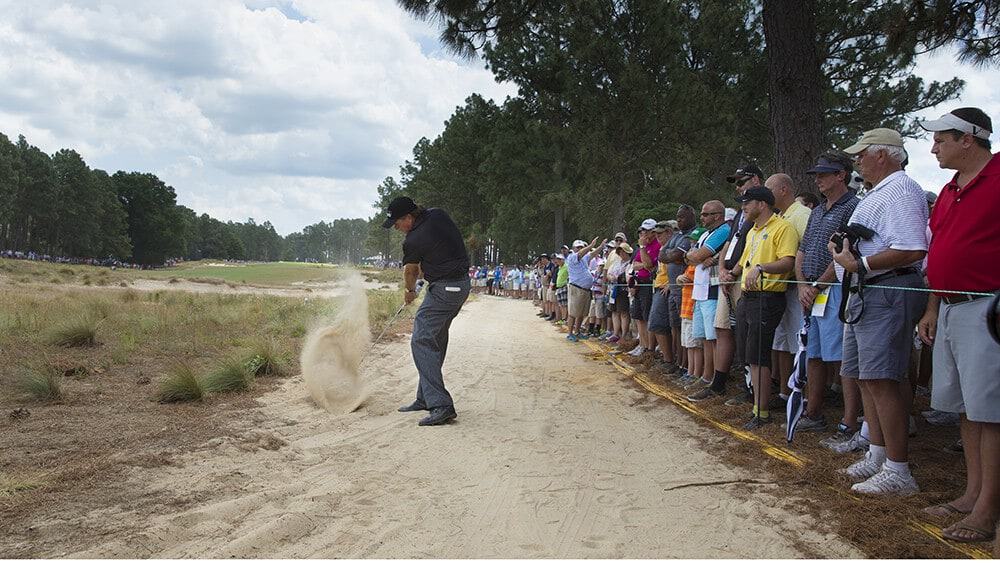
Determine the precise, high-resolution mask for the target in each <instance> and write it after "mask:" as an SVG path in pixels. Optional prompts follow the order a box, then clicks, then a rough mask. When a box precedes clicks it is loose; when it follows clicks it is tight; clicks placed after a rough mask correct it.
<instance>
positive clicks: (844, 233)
mask: <svg viewBox="0 0 1000 563" xmlns="http://www.w3.org/2000/svg"><path fill="white" fill-rule="evenodd" d="M874 236H875V231H873V230H871V229H869V228H868V227H866V226H864V225H859V224H858V223H851V224H850V225H847V226H846V227H844V228H842V229H840V230H839V231H837V232H836V233H833V235H831V236H830V242H832V243H833V247H834V249H836V251H837V252H843V251H844V239H846V240H847V241H848V242H850V243H851V248H852V249H853V250H854V251H855V252H857V248H858V241H861V240H871V239H872V237H874Z"/></svg>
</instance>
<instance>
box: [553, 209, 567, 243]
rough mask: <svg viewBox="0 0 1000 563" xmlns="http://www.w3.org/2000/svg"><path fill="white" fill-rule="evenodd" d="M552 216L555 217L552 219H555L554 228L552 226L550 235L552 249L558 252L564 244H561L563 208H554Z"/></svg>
mask: <svg viewBox="0 0 1000 563" xmlns="http://www.w3.org/2000/svg"><path fill="white" fill-rule="evenodd" d="M554 215H555V217H554V219H555V226H554V229H553V235H552V248H553V249H556V250H558V249H559V247H561V246H562V245H564V244H566V243H565V242H563V236H564V233H563V208H562V207H558V208H556V210H555V213H554Z"/></svg>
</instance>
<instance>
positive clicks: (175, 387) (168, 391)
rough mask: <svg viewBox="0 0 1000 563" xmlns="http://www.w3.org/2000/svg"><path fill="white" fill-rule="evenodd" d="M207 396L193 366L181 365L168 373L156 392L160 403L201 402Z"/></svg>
mask: <svg viewBox="0 0 1000 563" xmlns="http://www.w3.org/2000/svg"><path fill="white" fill-rule="evenodd" d="M204 396H205V385H204V384H203V383H202V381H201V379H200V378H199V377H198V375H197V374H196V373H195V372H194V369H192V368H191V366H189V365H187V364H184V363H179V364H177V365H175V366H173V367H172V368H170V370H169V371H168V372H167V377H166V378H165V379H164V380H163V381H161V382H160V387H159V389H157V391H156V400H157V401H158V402H160V403H184V402H190V401H200V400H202V398H203V397H204Z"/></svg>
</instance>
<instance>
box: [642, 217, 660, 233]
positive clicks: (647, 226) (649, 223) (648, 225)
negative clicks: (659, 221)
mask: <svg viewBox="0 0 1000 563" xmlns="http://www.w3.org/2000/svg"><path fill="white" fill-rule="evenodd" d="M639 228H640V229H642V230H644V231H652V230H653V229H655V228H656V219H646V220H645V221H643V222H642V225H639Z"/></svg>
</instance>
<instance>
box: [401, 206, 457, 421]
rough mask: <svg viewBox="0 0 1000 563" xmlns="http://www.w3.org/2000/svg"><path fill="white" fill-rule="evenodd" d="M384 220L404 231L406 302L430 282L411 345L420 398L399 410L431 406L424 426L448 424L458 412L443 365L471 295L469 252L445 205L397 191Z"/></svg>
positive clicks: (422, 408)
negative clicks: (421, 202)
mask: <svg viewBox="0 0 1000 563" xmlns="http://www.w3.org/2000/svg"><path fill="white" fill-rule="evenodd" d="M386 215H387V216H388V218H387V219H386V220H385V223H384V224H383V225H382V226H383V227H385V228H387V229H388V228H389V227H395V228H396V229H397V230H398V231H400V232H402V233H404V234H405V235H406V238H405V239H404V240H403V277H404V280H405V283H406V295H405V296H404V299H405V301H406V303H407V304H409V303H410V302H412V301H413V299H414V298H416V296H417V293H416V284H417V279H418V278H419V277H420V276H421V273H422V274H423V278H424V280H425V281H426V282H427V293H426V295H425V296H424V302H423V303H422V304H421V305H420V309H418V310H417V316H416V318H415V319H414V321H413V336H412V338H411V339H410V348H411V349H412V351H413V363H414V364H416V366H417V371H418V372H419V373H420V383H419V385H418V387H417V400H416V401H414V402H413V404H412V405H407V406H405V407H400V408H399V411H400V412H410V411H420V410H428V411H430V414H429V415H428V416H427V417H426V418H423V419H422V420H421V421H420V423H419V424H420V426H434V425H438V424H444V423H446V422H448V421H449V420H452V419H454V418H455V417H457V416H458V415H457V414H456V413H455V404H454V402H452V399H451V395H450V394H449V393H448V390H447V389H445V388H444V376H443V375H442V374H441V366H442V365H443V364H444V356H445V354H446V353H447V352H448V329H449V328H450V327H451V321H452V319H454V318H455V315H457V314H458V311H459V310H461V308H462V304H463V303H465V300H466V299H467V298H468V297H469V290H470V288H471V283H470V281H469V254H468V253H467V252H466V251H465V242H464V241H463V240H462V234H461V233H460V232H459V231H458V227H456V226H455V223H454V221H452V220H451V217H449V216H448V214H447V213H445V212H444V211H443V210H441V209H437V208H431V209H424V208H423V207H420V206H418V205H417V204H415V203H413V200H412V199H410V198H408V197H397V198H396V199H394V200H392V202H391V203H389V208H388V209H387V210H386Z"/></svg>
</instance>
